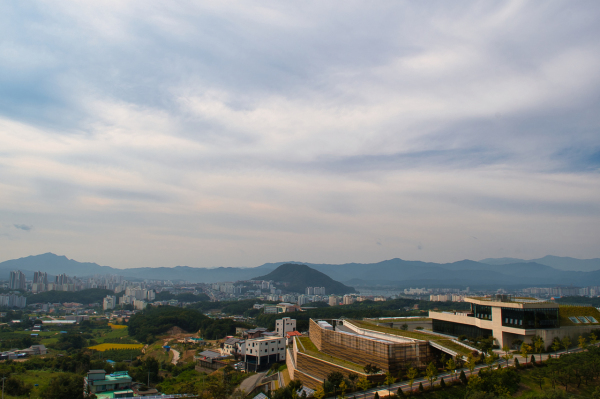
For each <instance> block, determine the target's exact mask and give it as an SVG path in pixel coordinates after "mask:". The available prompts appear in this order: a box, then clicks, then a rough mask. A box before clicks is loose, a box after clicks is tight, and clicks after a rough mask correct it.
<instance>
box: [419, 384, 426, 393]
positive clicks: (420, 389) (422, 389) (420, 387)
mask: <svg viewBox="0 0 600 399" xmlns="http://www.w3.org/2000/svg"><path fill="white" fill-rule="evenodd" d="M419 392H425V388H423V383H422V382H419Z"/></svg>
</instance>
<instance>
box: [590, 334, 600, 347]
mask: <svg viewBox="0 0 600 399" xmlns="http://www.w3.org/2000/svg"><path fill="white" fill-rule="evenodd" d="M597 342H598V337H597V336H596V334H594V333H591V334H590V344H592V345H596V343H597Z"/></svg>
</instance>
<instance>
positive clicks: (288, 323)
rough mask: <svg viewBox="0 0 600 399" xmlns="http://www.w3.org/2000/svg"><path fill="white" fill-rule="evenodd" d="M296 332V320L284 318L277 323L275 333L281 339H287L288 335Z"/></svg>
mask: <svg viewBox="0 0 600 399" xmlns="http://www.w3.org/2000/svg"><path fill="white" fill-rule="evenodd" d="M291 331H296V320H295V319H291V318H289V317H284V318H283V319H279V320H276V321H275V332H276V333H277V335H278V336H280V337H285V336H286V334H287V333H289V332H291Z"/></svg>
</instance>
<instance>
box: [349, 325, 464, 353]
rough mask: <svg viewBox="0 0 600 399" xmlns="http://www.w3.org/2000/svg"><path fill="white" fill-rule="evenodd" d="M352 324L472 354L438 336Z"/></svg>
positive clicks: (449, 340)
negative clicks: (431, 342)
mask: <svg viewBox="0 0 600 399" xmlns="http://www.w3.org/2000/svg"><path fill="white" fill-rule="evenodd" d="M350 322H351V323H352V324H354V325H355V326H357V327H360V328H365V329H368V330H373V331H378V332H382V333H386V334H391V335H397V336H399V337H406V338H414V339H420V340H423V341H433V342H436V343H438V344H440V345H442V346H445V347H446V348H448V349H451V350H453V351H455V352H457V353H459V354H461V355H463V356H467V355H468V354H469V353H471V351H470V350H469V349H467V348H465V347H464V346H462V345H458V344H457V343H455V342H452V340H451V339H448V338H444V337H440V336H437V335H433V334H427V333H423V332H419V331H404V330H400V329H398V328H390V327H382V326H378V325H376V324H373V323H370V322H367V321H364V320H350Z"/></svg>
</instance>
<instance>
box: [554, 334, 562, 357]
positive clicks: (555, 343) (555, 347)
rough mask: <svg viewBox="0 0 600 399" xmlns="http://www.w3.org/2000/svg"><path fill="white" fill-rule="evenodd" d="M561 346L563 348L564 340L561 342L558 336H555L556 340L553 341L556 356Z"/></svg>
mask: <svg viewBox="0 0 600 399" xmlns="http://www.w3.org/2000/svg"><path fill="white" fill-rule="evenodd" d="M560 348H562V342H560V340H559V339H558V338H554V342H552V350H553V351H554V354H555V355H556V357H558V354H557V352H558V350H559V349H560Z"/></svg>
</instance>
